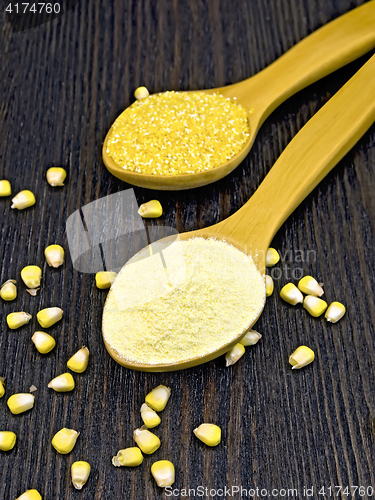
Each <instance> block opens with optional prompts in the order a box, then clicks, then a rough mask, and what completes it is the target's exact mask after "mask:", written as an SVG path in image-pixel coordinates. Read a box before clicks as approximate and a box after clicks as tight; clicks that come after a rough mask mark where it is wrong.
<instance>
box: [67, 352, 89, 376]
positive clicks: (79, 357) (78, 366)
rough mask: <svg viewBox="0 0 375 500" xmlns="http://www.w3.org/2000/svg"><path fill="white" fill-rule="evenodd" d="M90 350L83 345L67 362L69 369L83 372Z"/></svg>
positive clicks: (87, 362)
mask: <svg viewBox="0 0 375 500" xmlns="http://www.w3.org/2000/svg"><path fill="white" fill-rule="evenodd" d="M89 356H90V351H89V350H88V349H87V347H85V346H83V347H82V348H81V349H80V350H79V351H77V352H76V353H75V354H73V356H72V357H71V358H70V359H69V361H68V362H67V366H68V368H69V370H72V372H76V373H83V372H84V371H85V370H86V368H87V365H88V364H89Z"/></svg>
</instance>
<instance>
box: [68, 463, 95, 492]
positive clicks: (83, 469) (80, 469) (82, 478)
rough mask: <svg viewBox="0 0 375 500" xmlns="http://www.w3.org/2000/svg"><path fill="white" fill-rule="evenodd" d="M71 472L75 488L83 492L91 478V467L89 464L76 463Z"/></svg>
mask: <svg viewBox="0 0 375 500" xmlns="http://www.w3.org/2000/svg"><path fill="white" fill-rule="evenodd" d="M70 470H71V474H72V483H73V486H74V488H75V489H76V490H81V489H82V487H83V486H84V485H85V484H86V483H87V480H88V478H89V476H90V472H91V465H90V464H89V463H88V462H74V463H73V464H72V467H71V469H70Z"/></svg>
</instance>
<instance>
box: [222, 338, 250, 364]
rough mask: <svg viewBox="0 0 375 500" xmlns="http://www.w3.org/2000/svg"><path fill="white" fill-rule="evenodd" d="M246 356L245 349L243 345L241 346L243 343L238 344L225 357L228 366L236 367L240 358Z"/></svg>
mask: <svg viewBox="0 0 375 500" xmlns="http://www.w3.org/2000/svg"><path fill="white" fill-rule="evenodd" d="M244 354H245V348H244V346H243V344H241V343H239V344H236V345H235V346H234V347H232V349H231V350H230V351H228V352H227V353H226V355H225V361H226V366H232V365H234V363H237V361H238V360H239V359H240V358H242V356H243V355H244Z"/></svg>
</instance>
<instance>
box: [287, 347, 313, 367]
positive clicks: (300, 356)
mask: <svg viewBox="0 0 375 500" xmlns="http://www.w3.org/2000/svg"><path fill="white" fill-rule="evenodd" d="M314 358H315V354H314V351H313V350H312V349H310V347H306V346H305V345H301V346H300V347H298V348H297V349H296V350H295V351H294V352H293V354H291V355H290V357H289V363H290V364H291V365H292V370H299V369H300V368H303V367H304V366H306V365H309V364H310V363H312V362H313V361H314Z"/></svg>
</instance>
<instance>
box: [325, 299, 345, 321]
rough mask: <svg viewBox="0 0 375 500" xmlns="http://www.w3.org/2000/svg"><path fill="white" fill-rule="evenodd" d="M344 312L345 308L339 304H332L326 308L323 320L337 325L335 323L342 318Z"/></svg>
mask: <svg viewBox="0 0 375 500" xmlns="http://www.w3.org/2000/svg"><path fill="white" fill-rule="evenodd" d="M345 311H346V308H345V306H344V304H341V302H332V304H330V305H329V306H328V309H327V311H326V315H325V318H326V320H327V321H329V322H330V323H337V321H338V320H339V319H341V318H342V317H343V316H344V314H345Z"/></svg>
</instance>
